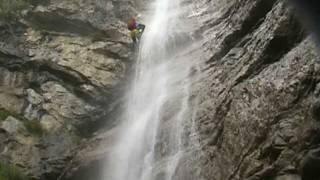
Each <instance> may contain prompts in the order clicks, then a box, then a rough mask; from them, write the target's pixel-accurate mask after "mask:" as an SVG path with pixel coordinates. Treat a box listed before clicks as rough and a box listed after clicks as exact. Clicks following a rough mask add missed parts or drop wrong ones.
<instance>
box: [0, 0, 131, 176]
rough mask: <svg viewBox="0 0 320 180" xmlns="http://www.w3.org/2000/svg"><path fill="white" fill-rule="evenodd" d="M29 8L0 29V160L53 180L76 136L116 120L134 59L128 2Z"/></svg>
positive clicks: (55, 1)
mask: <svg viewBox="0 0 320 180" xmlns="http://www.w3.org/2000/svg"><path fill="white" fill-rule="evenodd" d="M32 4H33V5H32V6H31V7H30V8H29V9H28V10H27V11H25V12H23V15H24V16H23V17H22V18H21V19H20V20H19V22H17V23H15V24H14V25H12V29H8V28H7V26H4V25H0V26H1V27H0V28H1V32H0V111H1V113H2V110H3V111H5V112H10V115H12V117H11V119H7V120H5V121H3V122H0V124H1V136H3V137H5V139H6V141H4V142H1V143H0V149H2V150H3V151H1V154H0V160H1V161H2V160H3V161H6V162H10V163H13V164H15V165H17V166H18V167H20V168H21V169H22V171H24V172H25V173H26V174H28V175H29V176H30V177H33V178H35V179H56V178H57V177H58V176H59V175H60V174H61V172H62V171H63V169H64V168H65V167H66V166H67V164H68V162H69V161H70V159H71V157H72V155H74V154H75V153H74V151H75V149H76V148H77V143H79V142H80V141H81V139H82V138H83V137H88V136H91V135H92V133H94V132H95V131H96V130H97V129H99V128H100V126H105V125H107V126H110V127H111V126H113V124H115V123H116V118H115V114H116V113H117V109H118V107H119V106H120V104H121V102H122V99H123V94H122V93H123V89H124V87H125V86H126V83H127V80H126V77H127V76H126V74H127V73H128V72H129V69H130V67H131V63H132V61H133V58H134V54H133V51H132V49H131V39H130V38H129V37H128V32H127V29H126V24H125V23H124V21H126V18H128V16H132V15H135V14H136V13H137V12H136V10H135V6H136V3H134V2H132V1H127V0H124V1H119V2H118V1H117V2H115V1H94V0H89V1H87V0H71V1H69V0H68V1H65V0H52V1H46V2H44V1H43V2H41V3H39V2H36V1H35V2H33V3H32ZM106 121H107V122H106ZM19 122H20V123H19ZM21 123H22V125H27V126H30V127H31V128H22V129H23V131H20V130H17V128H18V127H19V128H20V125H21ZM20 129H21V128H20ZM30 131H36V132H37V133H36V134H35V133H34V132H30ZM38 131H41V135H39V134H38ZM30 158H31V159H30Z"/></svg>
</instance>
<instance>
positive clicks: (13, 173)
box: [0, 163, 29, 180]
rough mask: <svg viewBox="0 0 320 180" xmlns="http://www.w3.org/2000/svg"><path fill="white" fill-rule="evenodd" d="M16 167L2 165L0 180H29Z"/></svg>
mask: <svg viewBox="0 0 320 180" xmlns="http://www.w3.org/2000/svg"><path fill="white" fill-rule="evenodd" d="M28 179H29V178H27V177H26V176H25V175H24V174H22V173H21V172H20V171H19V170H18V169H17V168H16V167H14V166H11V165H7V164H4V163H0V180H28Z"/></svg>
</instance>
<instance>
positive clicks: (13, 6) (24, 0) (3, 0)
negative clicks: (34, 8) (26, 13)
mask: <svg viewBox="0 0 320 180" xmlns="http://www.w3.org/2000/svg"><path fill="white" fill-rule="evenodd" d="M28 5H29V3H28V0H0V21H12V20H15V19H16V18H17V17H18V16H19V14H20V11H21V10H23V9H25V8H27V7H28Z"/></svg>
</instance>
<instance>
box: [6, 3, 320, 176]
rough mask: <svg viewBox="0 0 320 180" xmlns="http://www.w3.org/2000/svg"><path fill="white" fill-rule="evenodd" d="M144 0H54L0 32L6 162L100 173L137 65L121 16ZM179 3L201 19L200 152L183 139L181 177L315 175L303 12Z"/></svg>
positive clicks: (316, 89)
mask: <svg viewBox="0 0 320 180" xmlns="http://www.w3.org/2000/svg"><path fill="white" fill-rule="evenodd" d="M142 4H143V3H141V2H137V1H136V2H133V1H129V0H121V1H107V0H106V1H93V0H90V1H84V0H68V1H66V0H64V1H63V0H51V1H50V2H44V3H42V4H37V3H35V4H34V5H32V7H30V8H29V9H28V10H27V11H26V12H25V14H24V16H23V17H22V18H21V19H20V20H19V22H17V23H15V24H14V32H13V33H12V32H10V29H8V28H7V27H6V26H1V27H0V28H1V30H2V31H1V34H0V40H1V42H0V73H1V76H0V82H1V83H0V91H1V94H0V107H1V109H2V110H1V112H2V113H1V114H5V116H4V117H5V118H3V119H1V120H2V122H1V131H0V136H1V139H0V141H1V143H0V149H1V154H0V159H1V160H3V161H7V162H10V163H12V164H15V165H16V166H18V167H20V168H21V169H22V170H23V171H24V172H26V173H27V174H28V175H29V176H30V177H33V178H34V179H57V178H60V179H63V178H67V177H68V178H73V179H77V180H79V179H81V178H83V179H86V180H88V179H90V178H92V179H94V175H97V174H99V170H100V169H99V167H101V166H100V163H101V161H103V157H104V155H105V154H106V153H108V150H109V149H108V147H112V145H113V143H114V142H113V140H114V138H113V135H114V133H113V132H114V131H116V130H117V129H116V126H115V125H116V122H117V117H118V116H117V115H118V113H119V111H120V110H121V105H122V101H123V98H124V95H123V90H124V87H125V86H126V84H127V79H128V74H129V73H130V68H131V67H133V64H132V62H133V60H134V52H133V51H132V49H131V47H130V39H129V38H128V36H127V31H126V29H125V28H126V27H125V24H124V23H123V22H122V21H123V20H124V19H125V18H126V17H128V16H130V15H131V14H136V13H137V12H136V9H137V8H142ZM182 6H183V7H184V8H186V9H193V10H194V11H193V12H190V13H191V14H189V16H188V18H189V19H190V21H192V22H194V23H195V24H194V28H192V29H190V30H189V33H190V35H191V36H192V37H193V41H194V43H193V45H192V46H191V47H188V49H186V51H185V52H184V53H183V54H181V56H188V59H189V60H190V61H195V62H196V63H195V64H196V65H195V67H194V72H193V73H192V74H190V78H191V88H192V92H191V94H192V95H191V97H190V104H191V105H192V106H193V107H194V108H195V109H196V112H197V113H196V115H195V117H194V122H195V126H196V129H195V131H193V132H186V133H185V138H186V139H190V138H193V139H196V141H197V142H198V145H197V146H194V144H188V143H187V142H186V143H185V144H186V145H185V146H186V147H187V149H188V151H187V152H186V153H185V154H184V155H183V158H181V161H180V163H179V165H178V167H181V168H178V169H177V171H176V172H175V178H176V179H183V180H195V179H199V180H212V179H219V180H240V179H249V180H258V179H274V180H288V179H290V180H300V179H303V180H306V179H312V178H313V179H319V178H320V175H319V173H318V172H317V169H318V167H319V166H320V164H319V160H318V159H319V156H318V154H319V153H318V152H319V134H320V133H319V122H318V121H319V119H320V115H319V108H320V105H319V100H318V96H319V95H320V86H319V80H320V79H319V78H320V77H319V72H320V66H319V64H318V63H319V59H318V58H319V55H318V53H317V47H316V46H315V44H314V43H313V37H312V36H310V35H309V33H308V31H307V30H306V29H305V28H304V27H303V25H302V24H301V23H300V22H299V20H298V18H297V17H296V14H295V9H294V8H292V7H291V6H290V5H289V4H288V2H287V1H282V0H278V1H277V0H237V1H235V0H211V1H207V0H197V1H190V0H185V1H183V3H182ZM0 118H1V116H0ZM190 123H192V122H189V123H186V124H184V127H186V128H187V127H190V126H191V125H190ZM101 127H102V129H101ZM162 128H165V127H162ZM39 131H40V132H39ZM35 132H36V133H35ZM159 132H160V134H159V136H160V137H165V131H159ZM161 132H163V134H161ZM159 139H162V140H163V139H164V141H163V142H159V143H158V144H159V146H157V147H158V148H160V149H161V150H160V149H159V150H158V152H159V153H160V154H159V155H157V156H161V151H165V150H163V149H164V147H165V144H166V140H165V138H159ZM89 172H91V173H89ZM158 173H159V175H158V176H157V177H159V179H161V173H162V172H161V168H160V167H159V172H158Z"/></svg>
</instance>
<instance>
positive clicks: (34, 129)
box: [0, 119, 44, 180]
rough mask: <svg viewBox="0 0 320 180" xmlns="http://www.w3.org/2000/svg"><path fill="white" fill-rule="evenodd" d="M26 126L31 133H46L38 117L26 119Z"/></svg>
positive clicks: (39, 134) (40, 134) (38, 134)
mask: <svg viewBox="0 0 320 180" xmlns="http://www.w3.org/2000/svg"><path fill="white" fill-rule="evenodd" d="M24 126H25V127H26V128H27V130H28V132H30V133H31V134H34V135H37V136H42V135H43V134H44V130H43V129H42V126H41V124H40V121H39V120H37V119H33V120H31V121H29V120H24ZM0 180H1V179H0Z"/></svg>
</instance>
